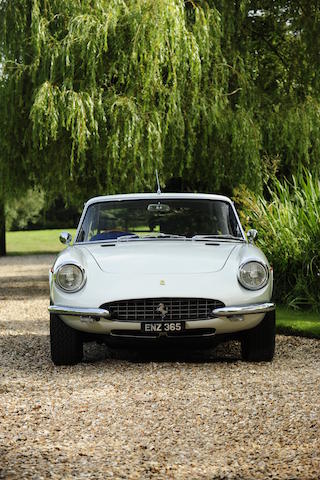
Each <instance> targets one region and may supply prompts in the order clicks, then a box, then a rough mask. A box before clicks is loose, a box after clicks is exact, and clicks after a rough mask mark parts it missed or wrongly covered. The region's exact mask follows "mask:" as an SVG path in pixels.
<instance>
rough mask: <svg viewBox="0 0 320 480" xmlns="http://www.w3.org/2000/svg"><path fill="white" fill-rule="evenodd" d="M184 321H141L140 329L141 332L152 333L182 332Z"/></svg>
mask: <svg viewBox="0 0 320 480" xmlns="http://www.w3.org/2000/svg"><path fill="white" fill-rule="evenodd" d="M184 327H185V323H184V322H149V323H144V322H143V323H142V324H141V330H142V331H143V332H148V333H154V332H166V333H171V332H182V330H184Z"/></svg>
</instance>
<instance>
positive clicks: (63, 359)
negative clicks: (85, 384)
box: [50, 313, 83, 365]
mask: <svg viewBox="0 0 320 480" xmlns="http://www.w3.org/2000/svg"><path fill="white" fill-rule="evenodd" d="M50 345H51V359H52V361H53V363H54V364H55V365H75V364H76V363H79V362H81V360H82V357H83V341H82V338H81V333H80V332H78V331H77V330H74V329H73V328H70V327H69V326H68V325H66V324H65V323H64V322H63V321H62V320H61V319H60V318H59V317H58V316H57V315H54V314H52V313H51V314H50Z"/></svg>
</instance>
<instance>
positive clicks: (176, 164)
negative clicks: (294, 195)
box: [0, 0, 261, 197]
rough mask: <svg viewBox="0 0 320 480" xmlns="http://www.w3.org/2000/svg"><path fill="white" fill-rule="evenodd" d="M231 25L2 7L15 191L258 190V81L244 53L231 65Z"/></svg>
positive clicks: (181, 12)
mask: <svg viewBox="0 0 320 480" xmlns="http://www.w3.org/2000/svg"><path fill="white" fill-rule="evenodd" d="M245 4H246V2H242V3H241V15H240V17H239V19H238V20H239V21H242V20H243V18H244V17H245ZM224 21H225V19H223V18H222V16H221V12H220V11H218V9H217V8H215V7H214V5H213V4H211V3H208V4H207V3H205V2H184V1H183V0H163V1H162V2H160V3H158V2H154V1H153V0H138V1H137V0H126V1H124V0H112V1H109V0H108V1H107V0H92V1H91V2H84V1H78V0H77V1H72V2H63V1H61V0H52V1H51V2H47V1H45V0H19V1H18V0H10V1H3V2H1V5H0V28H1V32H2V34H3V35H2V36H1V39H2V40H1V51H2V54H3V57H4V68H3V75H2V79H1V83H2V85H1V86H2V95H1V96H0V101H1V102H0V103H1V107H0V108H1V111H2V117H3V118H4V120H5V121H4V125H5V128H4V130H3V134H2V135H1V137H2V138H1V139H0V142H1V144H2V145H3V147H4V152H5V154H6V155H5V156H6V158H9V159H10V167H11V168H13V169H14V171H15V172H16V176H17V180H18V178H21V177H22V179H23V180H26V181H27V180H29V181H30V182H31V183H36V184H40V185H42V187H43V188H44V189H45V190H46V191H48V192H49V191H50V192H53V194H55V193H56V192H62V193H63V195H64V196H65V197H68V196H69V195H70V193H71V192H76V193H79V196H80V195H81V197H83V196H88V195H91V194H93V193H113V192H119V191H132V190H144V189H149V188H152V189H153V186H154V170H155V168H158V169H159V170H160V172H161V179H162V182H163V183H165V182H166V181H167V180H168V179H169V178H170V177H172V176H184V178H185V179H186V180H187V181H188V182H189V184H190V185H191V188H197V186H201V187H200V188H201V189H203V190H209V191H212V190H222V189H223V188H226V187H227V188H229V189H230V188H231V187H232V186H233V185H234V184H237V183H238V182H239V180H240V181H242V182H246V183H248V184H249V185H250V186H251V188H252V189H254V190H257V189H259V188H260V185H261V181H260V166H259V152H260V147H261V135H260V127H259V125H258V124H257V123H256V121H255V118H254V117H255V112H254V109H253V108H252V105H251V104H250V102H248V96H247V91H248V89H249V88H250V87H251V85H252V81H251V75H249V78H248V75H247V73H248V72H247V67H248V66H247V63H246V61H247V60H244V61H243V60H242V58H241V56H240V55H239V53H237V54H236V55H234V58H230V60H231V61H232V62H234V65H231V66H230V65H228V64H227V62H226V59H225V56H224V54H223V52H222V45H223V39H222V35H223V34H224V30H226V28H225V24H224ZM230 35H233V30H232V29H230ZM228 48H229V47H228ZM246 58H247V59H250V55H249V53H248V55H247V57H246ZM251 63H252V62H251V61H250V67H251ZM230 89H232V90H230ZM242 90H243V93H242ZM235 92H241V94H239V98H238V101H237V102H234V101H233V96H234V95H235ZM2 166H3V168H4V170H5V171H8V168H9V165H7V163H6V162H3V163H2ZM252 171H253V172H255V176H253V175H252V174H251V173H252ZM234 172H236V176H234ZM4 174H5V172H4ZM7 179H8V182H7V183H10V182H11V181H12V179H11V178H10V180H9V176H7ZM18 183H19V182H18V181H16V182H14V184H15V185H17V184H18ZM8 191H9V188H7V192H8Z"/></svg>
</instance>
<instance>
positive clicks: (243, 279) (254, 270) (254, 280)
mask: <svg viewBox="0 0 320 480" xmlns="http://www.w3.org/2000/svg"><path fill="white" fill-rule="evenodd" d="M246 267H247V268H246ZM259 277H260V280H259ZM269 277H270V272H269V268H268V266H267V265H266V264H265V263H263V262H261V261H260V260H255V259H249V260H246V261H245V262H243V263H242V264H241V265H240V267H239V270H238V282H239V283H240V285H241V286H242V287H244V288H246V289H247V290H261V288H263V287H265V286H266V285H267V283H268V281H269Z"/></svg>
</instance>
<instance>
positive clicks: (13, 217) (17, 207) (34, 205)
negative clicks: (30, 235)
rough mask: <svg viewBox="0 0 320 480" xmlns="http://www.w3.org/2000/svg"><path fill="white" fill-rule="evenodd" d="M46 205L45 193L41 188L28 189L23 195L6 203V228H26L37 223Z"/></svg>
mask: <svg viewBox="0 0 320 480" xmlns="http://www.w3.org/2000/svg"><path fill="white" fill-rule="evenodd" d="M44 205H45V195H44V193H43V192H42V191H40V190H36V189H34V190H32V189H30V190H28V191H27V192H26V193H25V194H24V195H23V196H22V197H20V198H17V199H14V200H12V201H11V202H10V203H8V204H7V205H6V230H7V231H9V230H24V229H26V228H28V227H29V226H30V225H32V224H34V223H36V222H37V221H38V220H39V218H40V216H41V211H42V209H43V207H44Z"/></svg>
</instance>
